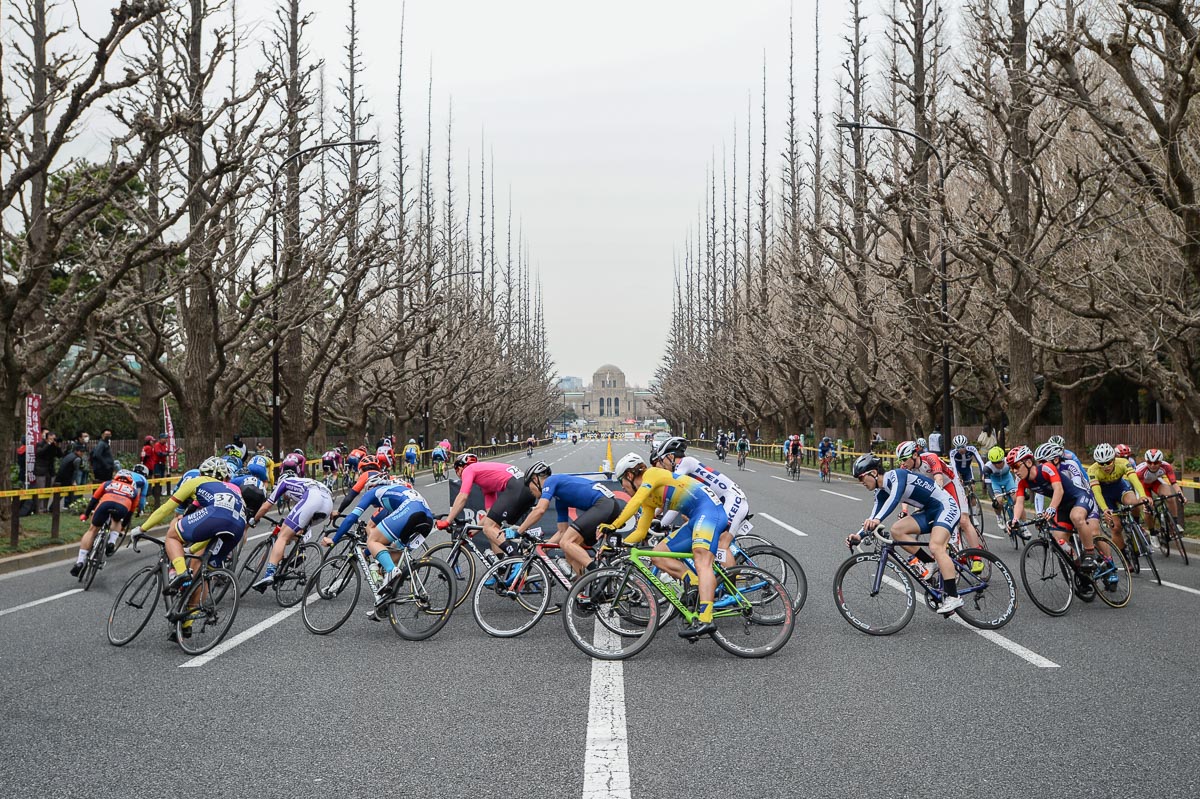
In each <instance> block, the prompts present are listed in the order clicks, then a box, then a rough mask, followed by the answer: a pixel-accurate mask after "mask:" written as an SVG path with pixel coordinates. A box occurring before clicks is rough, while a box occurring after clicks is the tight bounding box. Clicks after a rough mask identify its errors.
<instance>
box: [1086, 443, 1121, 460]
mask: <svg viewBox="0 0 1200 799" xmlns="http://www.w3.org/2000/svg"><path fill="white" fill-rule="evenodd" d="M1092 457H1093V458H1095V459H1096V463H1099V464H1101V465H1105V464H1109V463H1112V462H1113V459H1114V458H1116V457H1117V451H1116V450H1115V449H1113V445H1112V444H1097V445H1096V448H1095V449H1094V450H1092Z"/></svg>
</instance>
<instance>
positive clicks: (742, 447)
mask: <svg viewBox="0 0 1200 799" xmlns="http://www.w3.org/2000/svg"><path fill="white" fill-rule="evenodd" d="M735 446H737V453H738V464H739V465H744V464H745V463H746V457H747V456H748V455H749V454H750V439H748V438H746V434H745V433H742V434H741V435H740V436H738V440H737V444H736V445H735Z"/></svg>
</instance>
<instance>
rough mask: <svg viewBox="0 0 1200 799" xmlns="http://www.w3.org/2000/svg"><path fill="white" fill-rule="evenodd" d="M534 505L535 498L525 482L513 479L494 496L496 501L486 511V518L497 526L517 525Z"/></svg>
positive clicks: (517, 478)
mask: <svg viewBox="0 0 1200 799" xmlns="http://www.w3.org/2000/svg"><path fill="white" fill-rule="evenodd" d="M536 504H537V498H536V497H534V496H533V492H532V491H530V490H529V488H528V486H526V485H525V482H524V481H523V480H522V479H521V478H520V477H513V478H512V479H510V480H509V481H508V482H507V483H505V485H504V488H503V489H502V490H501V491H500V493H499V494H497V495H496V501H495V502H493V503H492V507H490V508H488V510H487V517H488V518H489V519H491V520H492V521H494V522H496V523H497V524H517V523H518V522H520V521H521V519H522V518H523V517H524V516H525V514H526V513H529V511H531V510H533V506H534V505H536Z"/></svg>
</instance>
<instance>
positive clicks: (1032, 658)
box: [951, 616, 1059, 669]
mask: <svg viewBox="0 0 1200 799" xmlns="http://www.w3.org/2000/svg"><path fill="white" fill-rule="evenodd" d="M951 618H952V619H954V621H956V622H958V623H959V624H961V625H962V626H963V627H966V628H967V629H968V630H970V631H971V632H973V633H978V634H979V635H981V636H983V637H984V638H986V639H987V640H989V641H991V642H992V643H993V644H995V645H996V646H998V647H1001V648H1002V649H1006V650H1008V651H1009V652H1012V653H1013V654H1014V655H1016V656H1017V657H1019V658H1021V659H1022V660H1024V661H1025V662H1026V663H1032V664H1033V665H1034V666H1037V667H1038V668H1039V669H1057V668H1059V665H1058V664H1057V663H1055V662H1054V661H1053V660H1050V659H1049V658H1044V657H1042V656H1041V655H1039V654H1038V653H1037V652H1034V651H1033V650H1032V649H1026V648H1025V647H1023V646H1021V645H1020V644H1018V643H1017V642H1016V641H1011V640H1009V639H1008V638H1005V637H1004V636H1003V635H1001V634H1000V633H998V632H996V631H995V630H981V629H979V628H978V627H972V626H971V625H969V624H967V623H966V622H965V621H963V620H962V619H960V618H959V617H958V616H951Z"/></svg>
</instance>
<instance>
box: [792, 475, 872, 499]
mask: <svg viewBox="0 0 1200 799" xmlns="http://www.w3.org/2000/svg"><path fill="white" fill-rule="evenodd" d="M779 479H781V480H782V479H783V478H782V477H781V478H779ZM820 490H821V491H824V492H825V493H826V494H833V495H834V496H835V497H841V498H842V499H850V500H854V501H855V502H862V497H852V496H850V495H849V494H839V493H838V492H836V491H830V490H829V489H828V488H822V489H820Z"/></svg>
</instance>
